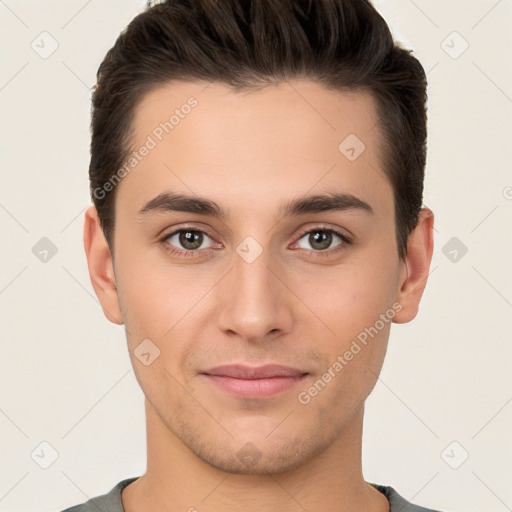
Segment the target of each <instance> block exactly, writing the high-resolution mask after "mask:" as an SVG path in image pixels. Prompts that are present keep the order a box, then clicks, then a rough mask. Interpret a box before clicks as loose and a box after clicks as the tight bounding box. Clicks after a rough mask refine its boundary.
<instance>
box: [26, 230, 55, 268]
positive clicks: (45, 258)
mask: <svg viewBox="0 0 512 512" xmlns="http://www.w3.org/2000/svg"><path fill="white" fill-rule="evenodd" d="M57 251H58V249H57V246H56V245H55V244H54V243H53V242H52V241H51V240H50V239H49V238H48V237H46V236H43V238H41V240H39V241H38V242H37V243H36V244H35V245H34V247H32V254H33V255H34V256H35V257H36V258H37V259H38V260H39V261H40V262H41V263H48V262H49V261H50V260H51V259H52V258H53V257H54V256H55V255H56V254H57Z"/></svg>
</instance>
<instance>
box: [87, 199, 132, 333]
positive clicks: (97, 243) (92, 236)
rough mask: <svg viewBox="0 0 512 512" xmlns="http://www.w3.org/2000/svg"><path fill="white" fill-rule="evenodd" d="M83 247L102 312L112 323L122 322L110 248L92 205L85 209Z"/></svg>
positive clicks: (119, 323)
mask: <svg viewBox="0 0 512 512" xmlns="http://www.w3.org/2000/svg"><path fill="white" fill-rule="evenodd" d="M84 249H85V255H86V257H87V266H88V268H89V276H90V278H91V283H92V286H93V288H94V291H95V293H96V296H97V297H98V300H99V301H100V304H101V307H102V308H103V313H104V314H105V316H106V317H107V318H108V320H110V321H111V322H112V323H114V324H118V325H121V324H122V323H123V320H122V315H121V310H120V307H119V298H118V296H117V286H116V280H115V275H114V267H113V262H112V256H111V254H110V249H109V246H108V243H107V240H106V239H105V235H104V234H103V230H102V228H101V222H100V219H99V217H98V212H97V211H96V208H95V207H94V206H90V207H89V208H87V210H86V211H85V218H84Z"/></svg>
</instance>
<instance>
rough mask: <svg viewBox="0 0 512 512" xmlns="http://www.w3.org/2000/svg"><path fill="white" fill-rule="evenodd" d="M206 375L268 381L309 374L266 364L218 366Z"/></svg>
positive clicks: (206, 372) (286, 367) (207, 371)
mask: <svg viewBox="0 0 512 512" xmlns="http://www.w3.org/2000/svg"><path fill="white" fill-rule="evenodd" d="M201 373H204V374H206V375H217V376H222V377H232V378H234V379H268V378H271V377H300V376H302V375H305V374H306V373H307V372H303V371H301V370H299V369H297V368H292V367H290V366H283V365H279V364H266V365H264V366H247V365H243V364H228V365H223V366H216V367H215V368H210V369H209V370H206V371H204V372H201Z"/></svg>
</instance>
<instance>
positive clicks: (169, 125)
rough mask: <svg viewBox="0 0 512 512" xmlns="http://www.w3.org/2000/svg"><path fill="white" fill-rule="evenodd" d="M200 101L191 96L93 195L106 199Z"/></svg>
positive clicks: (155, 129)
mask: <svg viewBox="0 0 512 512" xmlns="http://www.w3.org/2000/svg"><path fill="white" fill-rule="evenodd" d="M197 105H198V101H197V100H196V98H194V97H193V96H191V97H190V98H188V100H187V102H186V103H184V104H183V105H181V107H180V108H179V109H178V108H176V109H174V114H173V115H171V116H170V117H169V119H168V120H166V121H163V122H161V123H160V124H159V125H158V126H156V127H155V128H154V129H153V131H152V132H151V134H150V135H148V136H147V137H146V140H145V142H144V144H142V145H141V146H140V147H139V148H138V149H137V150H136V151H133V152H132V153H130V155H129V156H128V157H127V158H126V161H125V163H124V165H123V166H122V167H121V168H120V169H118V170H117V171H116V172H115V173H114V174H113V175H112V176H111V177H110V178H109V179H108V180H107V181H106V182H105V183H104V184H103V186H101V187H96V188H95V189H94V190H93V192H92V194H93V196H94V197H95V198H96V199H100V200H101V199H104V198H105V196H106V195H107V193H108V192H111V191H112V190H113V189H114V188H115V186H116V185H118V184H119V182H120V181H121V180H122V179H123V178H124V177H125V176H126V175H127V174H129V173H130V172H131V171H132V170H133V169H135V167H137V166H138V165H139V163H140V162H142V160H144V158H145V157H146V156H148V155H149V153H150V152H151V150H153V149H155V148H156V147H157V146H158V143H159V142H162V140H163V139H164V137H165V136H166V135H168V134H169V133H171V131H172V130H174V128H175V127H176V126H178V124H180V122H181V120H182V119H185V117H186V116H187V115H188V114H190V112H191V111H192V109H193V108H194V107H197Z"/></svg>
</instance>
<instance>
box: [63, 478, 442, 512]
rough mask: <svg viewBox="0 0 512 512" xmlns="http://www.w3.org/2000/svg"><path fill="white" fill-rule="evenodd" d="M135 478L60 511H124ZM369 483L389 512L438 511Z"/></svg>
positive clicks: (381, 486) (390, 489)
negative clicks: (125, 497) (127, 490)
mask: <svg viewBox="0 0 512 512" xmlns="http://www.w3.org/2000/svg"><path fill="white" fill-rule="evenodd" d="M137 478H138V477H134V478H127V479H126V480H122V481H121V482H119V483H118V484H117V485H116V486H115V487H114V488H113V489H112V490H111V491H110V492H109V493H108V494H104V495H103V496H97V497H96V498H92V499H90V500H89V501H86V502H85V503H82V504H81V505H75V506H74V507H71V508H67V509H66V510H62V511H61V512H125V510H124V508H123V503H122V501H121V491H122V490H123V489H124V488H125V487H126V486H127V485H128V484H131V483H132V482H133V481H135V480H137ZM369 483H370V485H373V487H375V489H377V490H378V491H380V492H381V493H382V494H384V496H386V498H387V499H388V501H389V504H390V507H389V512H439V511H438V510H433V509H431V508H423V507H418V506H417V505H413V504H412V503H409V502H408V501H407V500H405V499H404V498H402V496H400V495H399V494H398V493H397V492H396V491H395V490H394V489H393V487H387V486H384V485H379V484H374V483H371V482H369Z"/></svg>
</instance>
